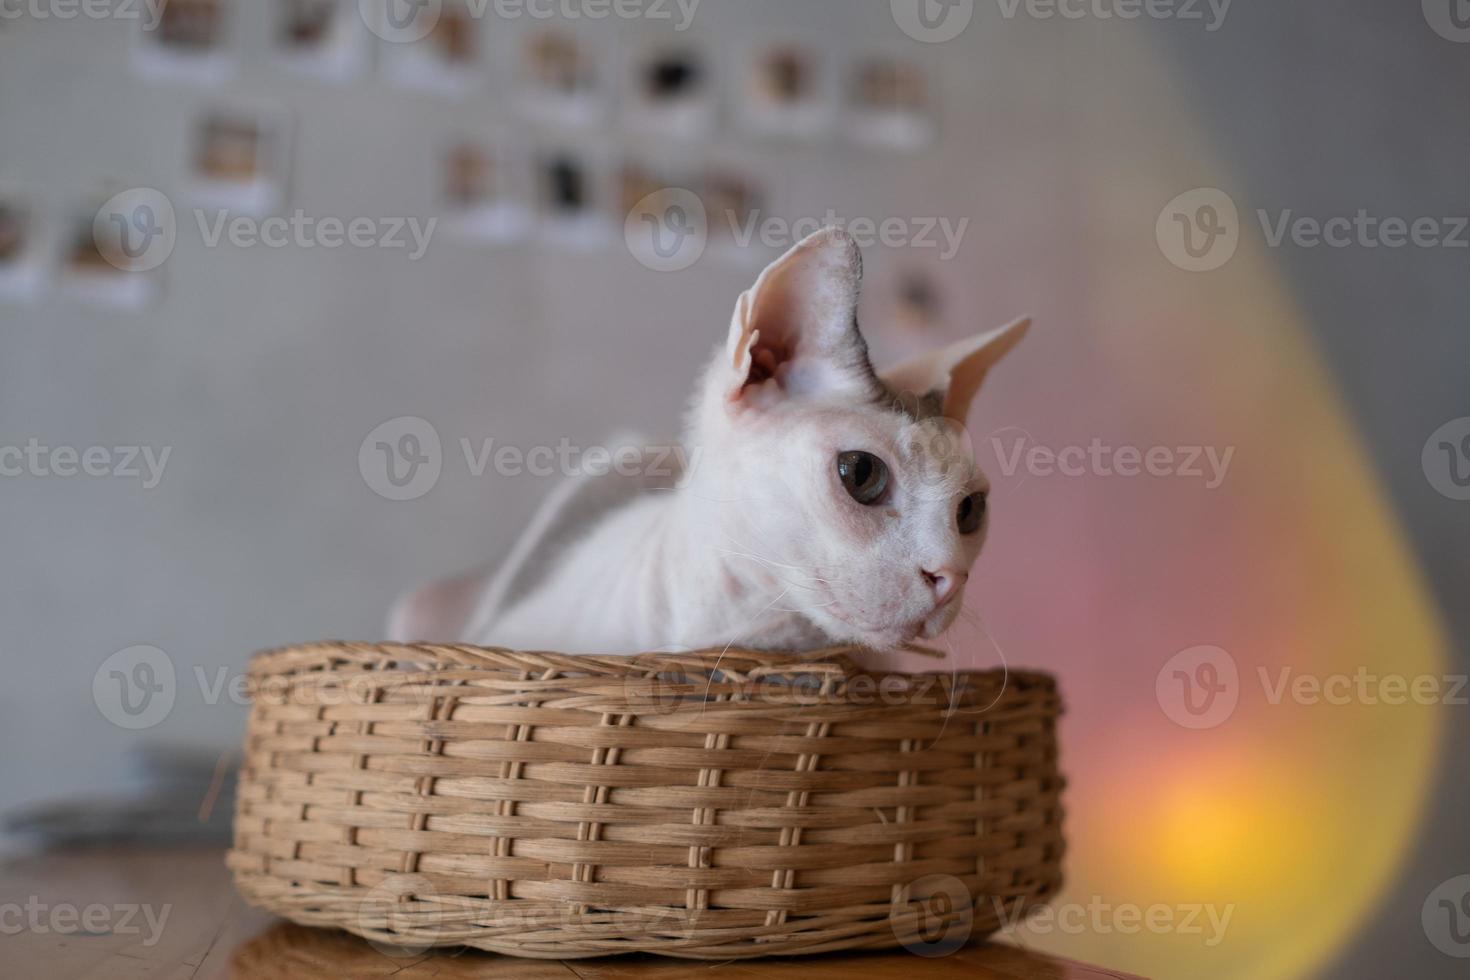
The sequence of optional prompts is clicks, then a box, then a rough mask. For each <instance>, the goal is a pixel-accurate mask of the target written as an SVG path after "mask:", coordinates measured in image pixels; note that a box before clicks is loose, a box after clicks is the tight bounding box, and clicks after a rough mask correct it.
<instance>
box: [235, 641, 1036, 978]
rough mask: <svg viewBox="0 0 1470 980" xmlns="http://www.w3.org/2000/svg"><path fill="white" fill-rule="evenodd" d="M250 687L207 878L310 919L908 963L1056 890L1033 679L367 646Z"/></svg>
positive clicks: (406, 936)
mask: <svg viewBox="0 0 1470 980" xmlns="http://www.w3.org/2000/svg"><path fill="white" fill-rule="evenodd" d="M250 675H251V683H252V693H253V698H254V704H253V708H252V711H251V716H250V726H249V732H248V734H247V737H246V746H245V754H244V762H243V765H242V768H241V773H240V789H239V796H238V801H237V804H236V812H235V835H234V847H233V849H232V850H231V851H230V853H229V856H228V859H227V860H228V864H229V867H230V868H231V869H232V870H233V872H234V876H235V882H236V884H237V886H238V887H239V889H240V891H241V892H242V893H243V894H244V895H245V897H246V898H247V899H249V900H250V901H251V902H253V903H255V904H257V905H259V906H262V907H264V908H266V909H268V910H270V911H272V912H276V913H278V914H280V915H283V916H285V917H287V918H289V919H292V920H294V921H296V922H299V923H303V924H306V925H319V926H337V927H340V928H343V929H346V930H348V931H350V932H353V933H356V934H358V935H360V936H364V937H366V938H368V939H370V940H373V941H375V942H378V943H383V944H391V945H392V946H394V947H408V948H415V947H429V946H442V945H466V946H473V947H478V948H480V949H485V950H492V951H496V952H501V953H508V954H513V955H517V956H531V957H545V958H571V957H581V956H600V955H606V954H610V953H622V952H635V951H643V952H652V953H660V954H664V955H668V956H679V957H688V958H695V959H733V958H738V957H752V956H769V955H778V954H779V955H789V954H801V953H817V952H824V951H828V950H837V949H855V948H881V947H893V946H900V945H902V946H908V947H910V948H915V949H921V950H923V949H932V948H934V944H935V943H936V942H938V943H950V944H957V943H958V942H962V941H964V940H966V939H971V938H979V937H981V936H984V935H988V934H989V933H991V932H993V931H995V929H996V928H998V927H999V925H1000V924H1001V922H1002V919H1003V917H1005V918H1008V917H1010V916H1012V915H1015V914H1017V913H1019V912H1020V911H1022V910H1023V909H1025V908H1027V907H1030V906H1031V905H1034V904H1037V903H1039V902H1041V901H1043V900H1045V899H1046V898H1047V897H1049V896H1050V895H1051V894H1053V893H1054V892H1055V890H1056V889H1057V887H1058V886H1059V884H1060V881H1061V873H1060V860H1061V855H1062V849H1063V848H1062V835H1061V808H1060V805H1059V795H1060V792H1061V787H1062V780H1061V777H1060V775H1059V774H1058V771H1057V751H1056V728H1055V722H1056V718H1057V715H1058V713H1059V711H1060V702H1059V699H1058V696H1057V692H1056V685H1055V682H1054V681H1053V680H1052V679H1051V678H1049V677H1047V676H1044V675H1039V674H1031V673H1017V672H1010V673H1009V674H1008V675H1007V674H1006V673H1003V672H999V671H996V672H984V673H966V674H958V675H952V674H948V673H939V674H891V675H883V676H880V677H875V676H873V675H871V674H865V673H862V672H861V671H859V670H858V669H857V668H856V667H855V666H854V665H853V663H852V661H850V660H849V659H848V658H847V657H846V656H845V655H844V651H824V652H823V653H822V654H816V655H803V656H802V657H801V658H793V657H792V656H789V655H776V654H771V653H758V652H751V651H736V650H729V651H723V652H720V651H711V652H702V653H689V654H645V655H642V656H637V657H572V656H566V655H561V654H544V653H537V654H532V653H512V652H508V651H503V650H491V649H482V648H478V647H468V646H429V645H414V646H402V645H387V644H384V645H373V644H361V643H321V644H313V645H308V646H301V647H292V648H288V649H283V650H276V651H272V652H269V653H262V654H259V655H258V656H257V657H256V658H255V659H254V660H253V661H252V663H251V669H250Z"/></svg>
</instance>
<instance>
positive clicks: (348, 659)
mask: <svg viewBox="0 0 1470 980" xmlns="http://www.w3.org/2000/svg"><path fill="white" fill-rule="evenodd" d="M861 652H867V651H866V648H865V647H862V646H858V645H841V646H831V647H825V648H823V649H820V650H809V651H782V650H757V649H753V648H749V647H729V648H719V649H715V648H707V649H702V650H689V651H678V652H669V651H648V652H643V653H635V654H629V655H620V654H571V653H558V652H555V651H550V650H514V649H510V648H508V647H495V646H479V645H476V644H472V643H399V642H389V641H366V640H315V641H308V642H304V643H293V644H287V645H284V646H278V647H271V648H268V649H264V650H260V651H257V652H256V653H254V654H252V655H251V657H250V661H249V666H248V672H249V674H251V675H253V676H292V675H300V674H303V673H320V672H321V665H322V664H323V663H327V664H330V668H331V670H332V671H333V672H346V671H348V670H351V669H352V667H354V666H355V667H357V668H358V669H360V670H362V671H364V672H377V671H381V670H384V669H385V668H388V667H390V665H397V664H408V665H412V666H414V667H417V668H421V669H422V668H428V669H430V670H456V671H460V670H471V671H473V670H484V671H486V672H494V671H506V670H511V671H517V672H521V671H532V672H545V671H547V670H555V671H558V672H561V671H565V672H567V673H572V674H580V675H602V676H606V677H610V678H622V679H626V678H628V677H633V676H646V675H647V674H649V673H650V672H656V671H659V670H665V669H689V668H694V669H704V670H713V669H715V668H718V669H719V670H721V671H723V672H725V673H727V674H730V675H732V676H738V677H741V678H749V679H759V678H762V677H771V678H776V677H785V676H792V675H804V676H811V675H813V674H816V675H819V676H822V675H831V676H832V678H833V679H836V680H840V679H842V678H844V677H847V678H851V677H855V676H858V675H869V676H873V677H903V678H921V679H922V678H932V677H964V678H1005V679H1007V680H1008V682H1015V683H1017V684H1019V685H1021V686H1024V687H1028V688H1035V687H1040V688H1044V689H1048V690H1052V691H1055V690H1056V689H1057V687H1058V682H1057V678H1056V675H1055V674H1053V673H1051V672H1050V671H1044V670H1037V669H1034V668H1024V669H1023V668H1016V667H1010V666H1004V665H1003V666H1000V667H988V668H982V669H975V670H943V669H937V670H926V671H899V670H891V671H889V670H885V671H874V670H867V669H864V668H862V667H860V666H858V665H857V663H856V662H854V661H853V660H852V659H851V655H852V654H854V653H861Z"/></svg>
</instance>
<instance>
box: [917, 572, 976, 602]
mask: <svg viewBox="0 0 1470 980" xmlns="http://www.w3.org/2000/svg"><path fill="white" fill-rule="evenodd" d="M919 574H920V575H921V576H923V578H924V584H926V585H928V586H929V588H931V589H933V590H934V605H935V606H942V605H944V604H945V603H946V602H947V601H949V598H950V596H952V595H954V594H955V593H956V592H957V591H959V590H960V589H961V588H962V587H963V586H964V584H965V580H966V579H967V578H969V577H970V573H969V572H960V571H956V570H955V569H953V568H940V569H936V570H934V571H932V572H931V571H930V570H929V569H927V568H921V569H919Z"/></svg>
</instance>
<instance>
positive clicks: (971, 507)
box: [955, 493, 985, 534]
mask: <svg viewBox="0 0 1470 980" xmlns="http://www.w3.org/2000/svg"><path fill="white" fill-rule="evenodd" d="M984 519H985V494H983V493H972V494H970V495H969V496H968V497H966V498H965V499H964V500H961V501H960V507H959V512H958V513H957V514H956V515H955V523H956V524H958V525H959V529H960V533H961V534H974V533H975V532H976V531H978V530H980V522H981V521H983V520H984Z"/></svg>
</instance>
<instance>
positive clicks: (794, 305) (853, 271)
mask: <svg viewBox="0 0 1470 980" xmlns="http://www.w3.org/2000/svg"><path fill="white" fill-rule="evenodd" d="M862 276H863V259H862V254H861V252H859V250H858V247H857V243H856V242H854V241H853V240H852V237H851V236H850V235H848V234H847V233H846V232H844V231H841V230H840V229H837V228H824V229H822V230H821V231H819V232H816V233H815V234H813V235H810V236H808V237H807V238H805V239H803V240H802V241H801V242H800V243H799V244H798V245H797V246H796V247H795V248H793V249H792V250H791V251H789V252H787V253H786V254H785V255H783V256H782V257H781V258H779V259H777V260H776V261H775V262H773V263H771V265H770V266H769V267H768V268H767V269H766V270H765V271H764V272H762V273H761V274H760V277H759V278H758V279H756V281H755V285H754V286H752V287H750V289H748V290H746V291H745V292H744V293H742V294H741V296H740V301H739V303H738V304H736V307H735V317H734V319H733V320H732V322H731V324H730V337H729V341H728V343H727V352H728V353H729V355H730V364H731V371H732V374H731V376H730V384H729V388H728V390H727V393H728V397H729V400H730V401H731V402H740V401H749V400H750V398H751V397H752V395H753V394H754V393H757V392H758V393H761V394H762V396H763V397H764V395H765V393H767V392H769V391H770V389H771V388H772V387H773V386H774V387H775V388H776V389H778V390H779V391H780V392H782V393H784V394H785V395H788V396H792V397H809V396H814V395H822V396H826V395H842V394H850V395H853V396H855V397H859V398H873V397H876V396H877V395H878V394H879V393H881V391H882V388H881V386H880V385H879V383H878V379H877V376H876V375H874V373H873V367H872V365H871V364H870V363H869V362H868V346H867V344H866V343H864V342H863V338H862V334H860V333H859V332H858V327H857V304H858V285H859V283H860V282H861V280H862Z"/></svg>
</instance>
